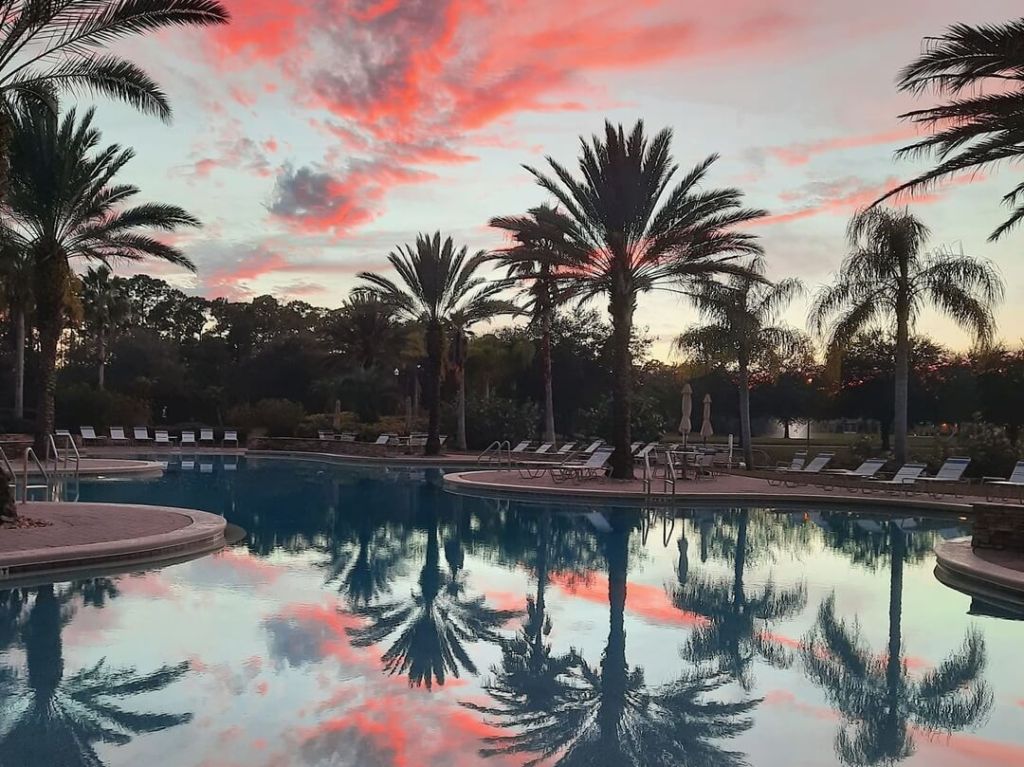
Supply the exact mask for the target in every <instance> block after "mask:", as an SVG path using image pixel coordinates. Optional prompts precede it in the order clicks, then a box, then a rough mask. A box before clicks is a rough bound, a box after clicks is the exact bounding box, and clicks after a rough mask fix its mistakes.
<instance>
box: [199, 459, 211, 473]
mask: <svg viewBox="0 0 1024 767" xmlns="http://www.w3.org/2000/svg"><path fill="white" fill-rule="evenodd" d="M199 473H200V474H213V464H212V463H202V462H201V461H200V463H199Z"/></svg>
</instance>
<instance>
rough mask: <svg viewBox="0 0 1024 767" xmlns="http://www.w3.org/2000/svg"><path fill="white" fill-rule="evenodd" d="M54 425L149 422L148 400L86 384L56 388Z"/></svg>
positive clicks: (68, 426)
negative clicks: (55, 419)
mask: <svg viewBox="0 0 1024 767" xmlns="http://www.w3.org/2000/svg"><path fill="white" fill-rule="evenodd" d="M56 408H57V425H58V426H60V427H62V428H68V429H74V428H77V427H79V426H81V425H82V424H83V423H84V424H86V425H90V426H110V425H114V426H135V425H140V424H148V423H150V419H151V413H150V409H149V403H148V402H146V401H145V400H141V399H137V398H135V397H129V396H128V395H126V394H118V393H117V392H110V391H101V390H99V389H94V388H92V387H91V386H89V385H88V384H74V385H72V386H67V387H64V388H61V389H58V391H57V396H56Z"/></svg>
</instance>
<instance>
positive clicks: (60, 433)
mask: <svg viewBox="0 0 1024 767" xmlns="http://www.w3.org/2000/svg"><path fill="white" fill-rule="evenodd" d="M53 436H55V437H57V438H60V437H64V438H66V439H71V429H57V431H55V432H54V433H53Z"/></svg>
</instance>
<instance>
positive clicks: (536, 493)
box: [444, 471, 972, 515]
mask: <svg viewBox="0 0 1024 767" xmlns="http://www.w3.org/2000/svg"><path fill="white" fill-rule="evenodd" d="M489 473H491V472H490V471H462V472H452V473H449V474H445V475H444V484H445V488H446V489H447V490H455V491H459V492H461V493H462V494H465V495H479V494H481V493H484V494H487V495H490V496H499V497H506V498H526V499H545V498H547V499H552V500H562V499H567V498H575V499H579V500H584V501H604V502H606V503H616V502H623V501H627V502H637V501H639V502H642V503H644V504H651V505H659V506H664V505H679V504H686V503H691V502H693V503H716V502H717V503H721V502H723V501H727V502H730V503H735V502H742V503H764V504H767V505H778V504H780V503H788V504H800V505H808V504H821V503H822V502H828V503H830V504H831V505H835V506H854V507H858V508H864V507H870V508H873V509H875V510H876V511H877V510H879V509H880V508H884V507H899V508H909V509H920V510H924V511H935V512H941V513H952V514H959V515H968V514H970V513H972V505H971V504H970V503H952V502H949V501H937V500H934V499H927V500H926V499H923V498H906V497H903V498H900V497H891V496H885V497H879V496H873V495H855V494H852V493H841V492H838V490H839V488H836V490H835V491H833V492H832V493H831V494H829V495H827V496H823V495H816V494H809V493H751V492H742V491H735V492H728V493H725V492H703V491H702V492H690V491H687V492H678V493H675V494H666V493H650V494H647V493H644V492H641V491H635V490H622V489H618V488H617V489H614V490H596V489H594V488H592V487H591V488H586V487H569V486H566V487H556V488H553V487H550V486H547V485H545V486H543V487H530V486H529V485H520V484H510V483H502V482H494V481H483V480H481V479H475V480H474V479H470V478H469V477H468V475H472V474H489Z"/></svg>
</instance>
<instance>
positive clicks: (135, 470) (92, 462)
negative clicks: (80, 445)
mask: <svg viewBox="0 0 1024 767" xmlns="http://www.w3.org/2000/svg"><path fill="white" fill-rule="evenodd" d="M43 465H44V466H46V464H43ZM16 469H17V474H18V477H19V478H20V477H22V476H23V473H22V472H23V470H24V466H23V465H22V464H21V463H20V462H19V463H18V464H17V467H16ZM165 470H166V467H165V464H164V463H163V462H162V461H143V460H129V459H126V458H120V459H115V458H87V457H83V458H82V459H81V461H80V463H79V465H78V469H77V471H76V470H75V467H74V465H73V464H68V465H67V466H58V467H57V469H56V472H54V470H53V468H52V467H47V472H48V473H49V474H50V477H51V478H60V479H66V478H68V477H73V476H76V475H77V476H79V477H88V478H90V479H95V478H97V477H121V476H137V475H139V474H143V475H153V476H156V475H158V474H163V473H164V471H165ZM28 476H29V479H41V478H42V477H43V475H42V474H40V473H39V469H38V467H36V466H35V465H32V466H30V468H29V471H28Z"/></svg>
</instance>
